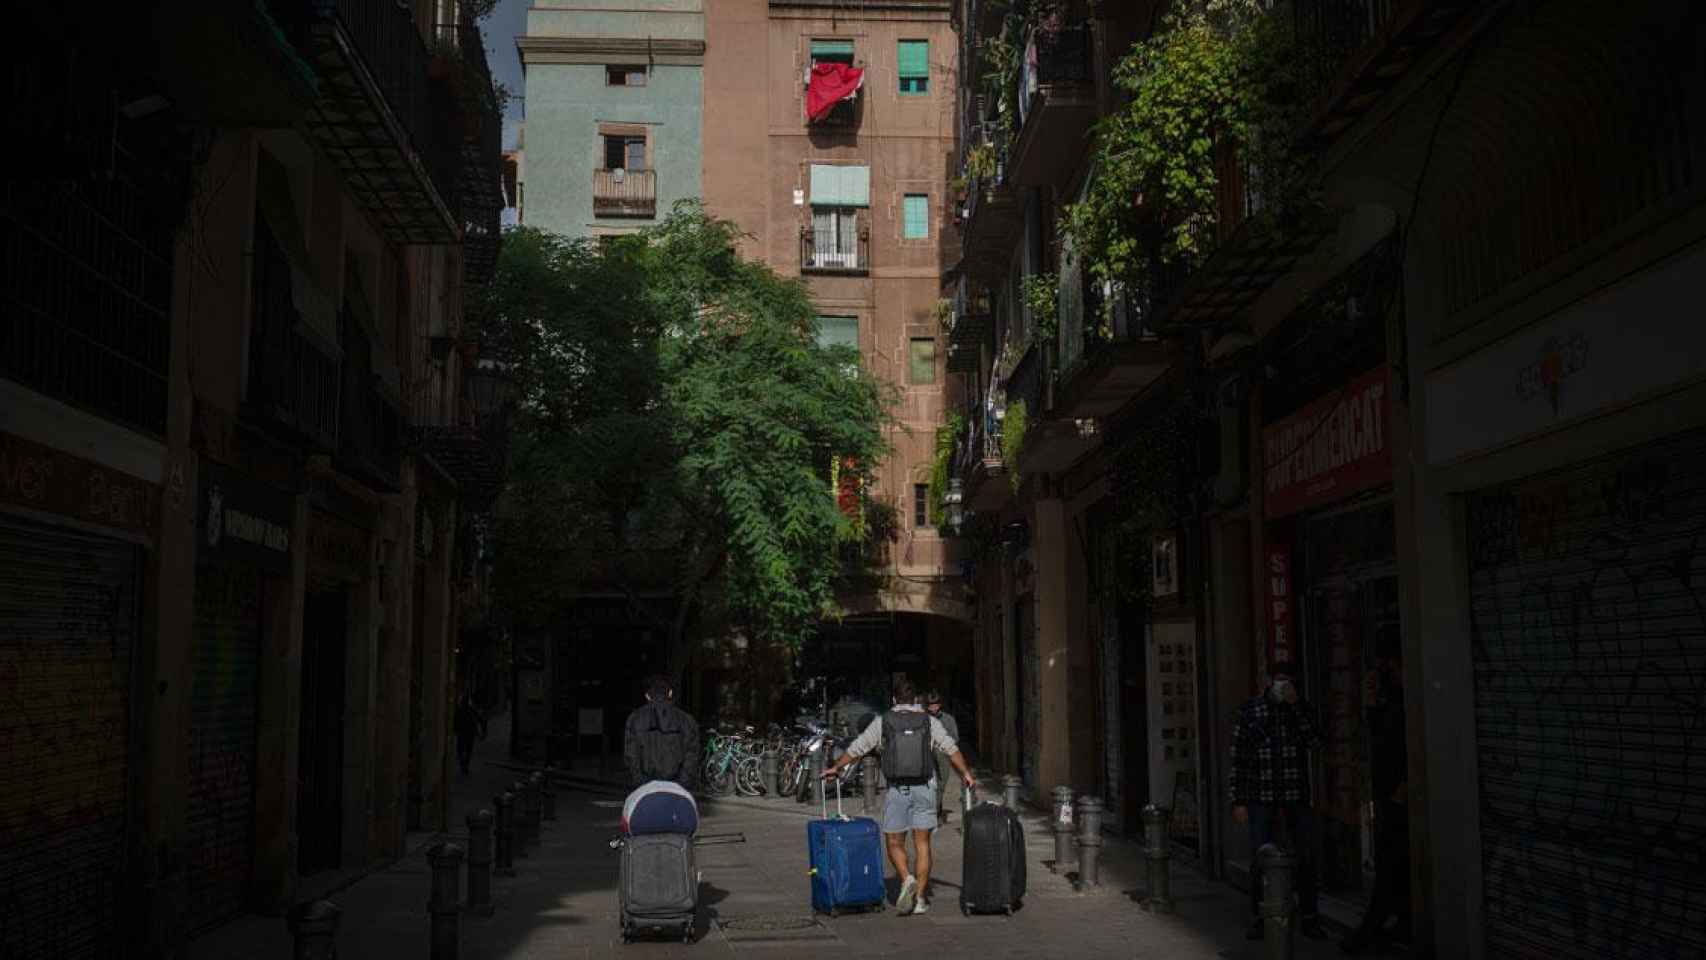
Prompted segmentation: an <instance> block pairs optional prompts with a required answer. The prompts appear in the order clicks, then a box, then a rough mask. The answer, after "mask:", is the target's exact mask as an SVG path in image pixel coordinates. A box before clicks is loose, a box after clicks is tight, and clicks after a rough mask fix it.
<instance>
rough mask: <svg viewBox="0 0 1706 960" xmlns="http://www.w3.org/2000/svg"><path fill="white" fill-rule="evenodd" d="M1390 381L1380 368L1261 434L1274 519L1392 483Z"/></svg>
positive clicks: (1267, 493)
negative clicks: (1389, 426)
mask: <svg viewBox="0 0 1706 960" xmlns="http://www.w3.org/2000/svg"><path fill="white" fill-rule="evenodd" d="M1388 381H1389V372H1388V370H1387V367H1386V366H1385V364H1382V365H1381V366H1379V367H1377V368H1375V369H1373V370H1370V371H1369V372H1368V373H1365V374H1363V375H1362V376H1360V377H1357V378H1356V379H1354V380H1352V381H1350V382H1349V383H1346V384H1345V385H1344V386H1342V387H1340V388H1339V389H1337V390H1334V391H1333V392H1332V393H1329V394H1327V395H1326V396H1324V397H1321V398H1319V399H1316V400H1314V401H1312V402H1310V403H1309V404H1308V405H1307V406H1305V407H1304V408H1303V409H1301V410H1299V411H1297V412H1296V413H1294V414H1292V415H1291V416H1288V417H1285V418H1283V419H1281V420H1279V421H1277V422H1275V423H1273V424H1270V425H1269V426H1267V427H1266V428H1264V429H1263V430H1262V461H1263V465H1264V470H1263V474H1264V486H1263V489H1264V492H1265V499H1264V508H1263V512H1264V513H1266V514H1267V516H1268V517H1269V518H1270V519H1272V518H1274V517H1283V516H1286V515H1288V514H1292V513H1296V512H1298V511H1300V510H1307V509H1309V508H1310V507H1317V506H1320V505H1322V504H1326V503H1331V502H1333V501H1335V500H1341V499H1343V498H1345V497H1348V496H1350V495H1351V494H1353V493H1358V492H1360V491H1363V490H1367V489H1369V488H1370V487H1377V486H1379V485H1381V484H1383V483H1386V482H1388V481H1389V480H1391V479H1392V450H1391V445H1390V438H1389V431H1388V429H1387V425H1388V422H1389V418H1388V416H1387V414H1388V411H1389V410H1390V403H1389V394H1390V392H1391V391H1390V390H1389V389H1388V387H1389V383H1388Z"/></svg>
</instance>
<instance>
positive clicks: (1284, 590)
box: [1267, 544, 1295, 674]
mask: <svg viewBox="0 0 1706 960" xmlns="http://www.w3.org/2000/svg"><path fill="white" fill-rule="evenodd" d="M1267 579H1268V673H1269V674H1273V673H1277V672H1279V670H1280V668H1281V667H1282V666H1288V665H1290V664H1292V663H1294V662H1295V658H1294V657H1293V656H1292V651H1293V650H1294V649H1295V647H1294V638H1293V636H1292V630H1291V619H1292V618H1291V593H1292V589H1291V550H1290V549H1289V548H1287V547H1286V546H1285V545H1283V544H1269V545H1268V569H1267Z"/></svg>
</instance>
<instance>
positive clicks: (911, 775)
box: [823, 677, 977, 917]
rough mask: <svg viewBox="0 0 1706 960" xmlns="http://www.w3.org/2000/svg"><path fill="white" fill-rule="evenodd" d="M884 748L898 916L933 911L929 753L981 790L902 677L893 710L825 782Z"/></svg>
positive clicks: (887, 840) (886, 828)
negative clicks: (910, 865)
mask: <svg viewBox="0 0 1706 960" xmlns="http://www.w3.org/2000/svg"><path fill="white" fill-rule="evenodd" d="M879 747H880V748H881V749H882V759H883V778H884V779H885V780H887V781H888V785H889V787H888V793H887V794H886V795H885V797H884V799H883V822H882V829H883V841H884V845H885V846H886V847H887V848H888V855H889V862H890V863H892V864H894V869H895V874H896V876H898V877H900V893H899V895H898V896H896V897H895V901H894V906H895V912H896V913H898V914H899V915H900V916H903V917H904V916H908V915H911V914H923V913H928V912H929V910H930V905H929V893H930V831H932V830H934V829H936V823H937V821H936V793H937V783H936V764H935V763H934V762H932V760H931V757H930V754H931V751H935V752H936V753H939V754H942V755H943V756H945V757H947V758H948V763H949V764H951V765H952V766H953V768H954V769H955V770H956V771H958V772H959V774H960V778H961V779H962V780H964V781H965V785H966V787H967V788H968V789H969V788H972V787H976V786H977V778H976V777H974V776H972V772H971V768H970V767H968V766H966V758H965V757H964V756H963V755H962V754H961V753H960V749H959V746H958V744H956V743H955V741H954V739H953V738H952V737H950V736H949V735H948V731H947V729H946V728H944V727H943V726H942V722H941V721H940V720H937V719H936V718H935V717H932V716H930V715H929V714H928V713H926V712H924V708H923V707H922V706H920V705H919V704H918V694H917V692H916V691H914V690H913V687H912V683H911V681H909V680H907V679H906V678H905V677H901V678H898V679H897V680H896V681H895V684H894V708H893V709H891V710H888V711H885V712H884V713H883V714H882V715H881V716H879V717H877V719H875V720H872V721H871V723H870V725H869V726H867V727H866V728H865V729H864V731H863V732H862V733H860V734H859V735H858V736H857V737H855V738H854V739H853V742H852V743H851V744H850V745H848V747H847V752H846V753H844V754H842V755H841V756H840V757H838V758H836V760H835V762H834V763H832V764H830V765H829V766H828V767H826V768H825V769H824V771H823V777H824V779H825V780H828V779H831V778H834V777H837V776H840V774H841V771H842V770H843V769H845V768H846V767H847V766H848V765H850V764H854V763H857V762H859V758H860V757H863V756H864V755H865V754H867V753H870V752H871V751H872V750H876V749H878V748H879ZM909 833H910V834H911V835H912V846H913V859H914V861H915V865H916V871H915V870H913V869H909V868H908V866H907V862H906V837H907V834H909Z"/></svg>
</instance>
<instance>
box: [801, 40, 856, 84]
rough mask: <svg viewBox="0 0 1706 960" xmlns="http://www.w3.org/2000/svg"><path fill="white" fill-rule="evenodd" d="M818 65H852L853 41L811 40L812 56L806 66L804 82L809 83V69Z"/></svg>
mask: <svg viewBox="0 0 1706 960" xmlns="http://www.w3.org/2000/svg"><path fill="white" fill-rule="evenodd" d="M819 63H845V64H847V65H848V66H850V67H851V66H852V65H853V41H851V40H813V41H812V55H811V58H810V60H809V62H808V63H807V65H806V81H807V82H808V83H809V82H810V81H811V68H812V66H813V65H816V64H819Z"/></svg>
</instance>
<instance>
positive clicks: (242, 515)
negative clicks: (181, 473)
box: [196, 460, 296, 574]
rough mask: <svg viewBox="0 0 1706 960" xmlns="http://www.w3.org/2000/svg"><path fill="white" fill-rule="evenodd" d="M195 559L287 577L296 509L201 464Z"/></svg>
mask: <svg viewBox="0 0 1706 960" xmlns="http://www.w3.org/2000/svg"><path fill="white" fill-rule="evenodd" d="M197 482H198V487H199V489H200V493H201V497H200V509H198V510H197V511H196V523H197V526H198V530H199V532H200V536H199V537H198V538H197V547H198V559H199V560H200V561H201V562H202V563H204V564H209V563H226V562H232V561H235V562H241V563H250V564H253V565H254V566H255V567H256V568H257V569H259V570H263V571H265V572H267V573H274V574H287V573H289V572H290V546H291V544H290V528H291V521H292V519H293V518H294V516H295V513H296V510H295V503H294V500H293V499H292V497H291V496H290V495H289V494H286V493H280V492H278V491H276V490H273V489H271V488H270V487H267V486H264V485H263V484H259V483H256V482H255V481H253V480H250V479H249V478H247V477H245V476H244V475H243V474H240V473H237V472H236V471H233V470H227V469H226V468H224V467H222V466H220V465H219V464H217V463H214V462H213V461H211V460H203V461H202V462H201V467H200V470H199V473H198V477H197Z"/></svg>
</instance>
